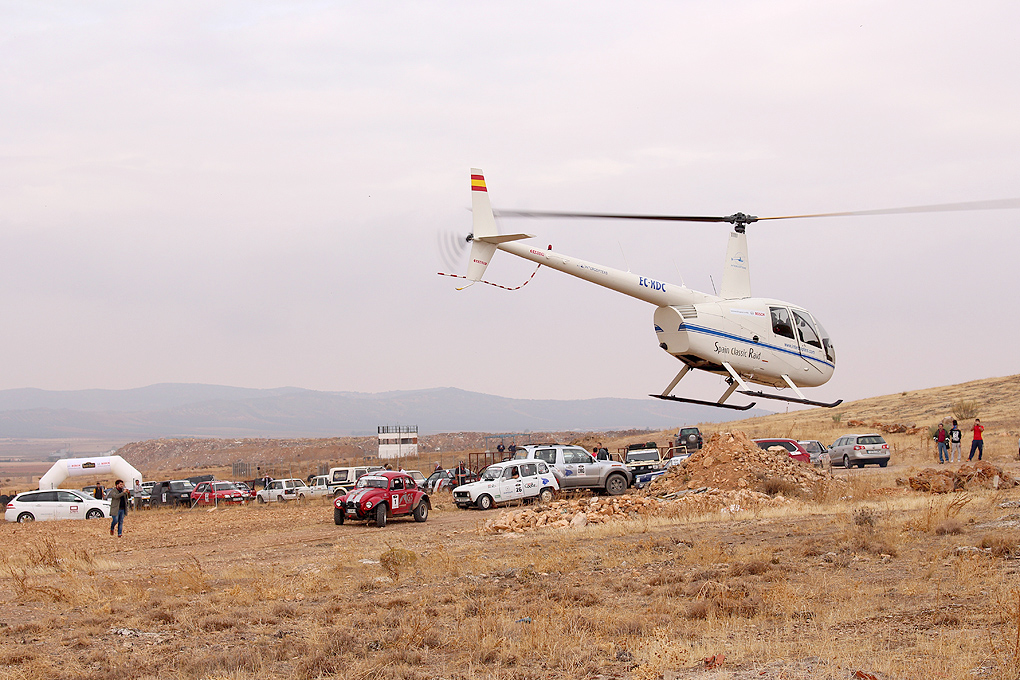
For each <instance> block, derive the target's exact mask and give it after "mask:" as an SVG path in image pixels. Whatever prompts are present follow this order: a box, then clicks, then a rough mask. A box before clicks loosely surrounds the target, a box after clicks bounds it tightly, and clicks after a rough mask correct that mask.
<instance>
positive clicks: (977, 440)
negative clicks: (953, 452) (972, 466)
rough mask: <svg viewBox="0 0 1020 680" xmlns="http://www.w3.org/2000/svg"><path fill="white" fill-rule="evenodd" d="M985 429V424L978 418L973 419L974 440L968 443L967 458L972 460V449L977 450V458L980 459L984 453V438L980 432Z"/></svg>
mask: <svg viewBox="0 0 1020 680" xmlns="http://www.w3.org/2000/svg"><path fill="white" fill-rule="evenodd" d="M984 431H985V426H984V425H982V424H981V419H980V418H975V419H974V441H972V442H971V443H970V458H968V459H967V460H974V451H977V452H978V460H981V456H982V455H984V453H985V440H984V438H983V437H982V436H981V433H982V432H984Z"/></svg>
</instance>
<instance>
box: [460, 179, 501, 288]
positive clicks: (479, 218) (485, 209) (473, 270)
mask: <svg viewBox="0 0 1020 680" xmlns="http://www.w3.org/2000/svg"><path fill="white" fill-rule="evenodd" d="M471 225H472V231H471V233H472V234H474V241H472V243H471V261H470V263H469V264H468V270H467V278H468V279H469V280H471V281H480V280H481V278H482V277H483V276H484V275H485V268H486V267H488V266H489V261H490V260H491V259H492V256H493V254H495V252H496V244H495V243H485V242H483V241H479V240H478V239H479V238H484V237H486V236H496V235H497V234H499V230H497V229H496V219H495V218H494V217H493V216H492V205H491V204H490V203H489V192H488V191H487V190H486V188H485V177H484V176H483V175H482V171H481V170H479V169H478V168H471Z"/></svg>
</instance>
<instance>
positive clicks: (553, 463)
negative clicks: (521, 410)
mask: <svg viewBox="0 0 1020 680" xmlns="http://www.w3.org/2000/svg"><path fill="white" fill-rule="evenodd" d="M514 460H542V461H545V462H546V464H547V465H548V466H549V467H551V468H552V471H553V474H554V475H556V479H557V481H558V482H559V485H560V489H561V490H563V491H572V490H574V489H592V490H595V491H604V492H605V493H607V494H609V495H610V496H619V495H620V494H622V493H624V492H625V491H626V490H627V487H629V486H630V485H631V484H633V483H634V475H633V474H631V471H630V470H628V469H627V466H626V465H624V464H623V463H618V462H616V461H612V460H595V458H594V457H592V455H591V454H590V453H588V452H587V451H585V450H584V449H582V448H581V447H580V446H564V445H562V444H528V445H525V446H519V447H517V453H516V455H515V456H514Z"/></svg>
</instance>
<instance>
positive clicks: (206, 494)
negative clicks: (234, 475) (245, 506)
mask: <svg viewBox="0 0 1020 680" xmlns="http://www.w3.org/2000/svg"><path fill="white" fill-rule="evenodd" d="M246 500H248V498H247V496H245V495H244V493H243V492H242V491H241V490H240V489H238V488H237V487H236V486H234V483H233V482H202V483H200V484H199V485H198V486H196V487H195V488H194V489H193V490H192V492H191V504H192V505H217V504H219V503H237V504H240V503H244V502H245V501H246Z"/></svg>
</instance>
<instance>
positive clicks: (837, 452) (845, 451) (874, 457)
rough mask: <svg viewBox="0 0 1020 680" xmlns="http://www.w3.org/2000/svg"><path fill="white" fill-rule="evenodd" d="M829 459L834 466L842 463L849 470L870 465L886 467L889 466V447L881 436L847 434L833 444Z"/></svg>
mask: <svg viewBox="0 0 1020 680" xmlns="http://www.w3.org/2000/svg"><path fill="white" fill-rule="evenodd" d="M829 458H831V459H832V463H833V465H836V464H838V463H839V462H840V461H842V463H843V467H845V468H847V469H850V468H851V467H853V466H854V465H856V466H857V467H861V468H862V467H864V466H865V465H868V464H869V463H878V465H879V467H885V466H886V465H888V464H889V445H888V444H887V443H886V441H885V439H883V438H882V435H880V434H847V435H843V436H842V437H840V438H839V439H837V440H836V441H834V442H833V443H832V447H831V448H830V449H829Z"/></svg>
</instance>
